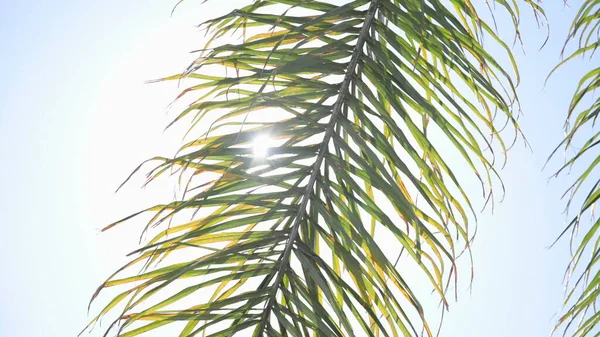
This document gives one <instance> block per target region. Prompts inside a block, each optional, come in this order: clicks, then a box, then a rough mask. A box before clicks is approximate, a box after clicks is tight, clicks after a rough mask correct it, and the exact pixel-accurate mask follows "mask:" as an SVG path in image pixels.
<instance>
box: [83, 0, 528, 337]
mask: <svg viewBox="0 0 600 337" xmlns="http://www.w3.org/2000/svg"><path fill="white" fill-rule="evenodd" d="M497 3H499V4H501V5H503V6H504V7H505V8H506V9H508V10H509V13H510V15H511V16H512V17H513V20H514V22H515V24H516V23H517V21H518V17H517V15H518V11H517V9H516V7H514V6H513V5H509V4H508V3H506V2H504V1H497ZM533 6H534V8H536V10H537V7H535V5H533ZM204 27H205V28H206V29H207V30H208V33H209V36H210V43H209V45H207V47H206V48H205V49H204V50H202V51H201V52H202V55H201V56H200V57H199V58H198V60H197V61H196V62H195V63H194V64H192V65H191V66H190V68H189V69H188V71H187V72H186V73H184V74H180V75H176V76H172V77H169V78H166V79H165V80H167V79H172V80H178V79H180V78H186V81H197V83H196V84H194V85H192V86H190V87H188V88H187V89H186V90H184V91H183V93H182V94H181V95H180V97H181V96H184V95H192V94H195V95H197V96H196V97H197V98H195V101H194V102H193V103H192V104H190V105H189V107H188V108H187V109H185V110H184V111H183V112H182V113H181V114H180V115H179V116H178V117H177V118H176V119H175V121H174V123H175V122H176V121H180V120H185V119H187V120H188V121H189V122H190V123H191V128H190V129H189V131H188V136H189V137H193V138H191V140H190V141H189V142H188V143H187V144H185V145H184V146H183V147H182V148H181V149H180V151H179V152H178V155H177V156H175V157H174V158H154V159H153V160H154V161H157V162H158V166H157V167H156V168H155V169H154V170H152V171H151V172H150V174H149V180H153V179H155V178H156V177H158V176H159V175H161V174H163V173H165V172H177V174H179V175H180V179H181V182H182V185H183V186H184V189H185V193H184V194H183V195H182V196H181V198H180V199H179V200H177V201H174V202H171V203H168V204H165V205H157V206H155V207H152V208H150V209H147V210H145V211H143V212H141V213H144V212H156V215H155V216H154V217H153V219H152V220H151V221H150V223H149V224H148V226H147V228H146V230H148V231H150V230H153V229H154V228H158V229H160V230H161V231H160V232H158V233H157V234H156V235H155V236H154V238H153V239H151V240H150V241H149V242H148V243H147V244H146V245H145V246H144V247H142V248H140V249H138V250H136V251H135V252H134V254H137V257H135V259H134V260H133V261H131V263H129V264H128V265H126V266H124V267H123V268H122V269H120V270H119V271H118V272H117V273H116V274H114V275H113V276H111V277H110V278H109V279H108V280H107V281H106V282H105V283H104V284H103V285H102V286H101V287H100V288H99V289H98V291H97V292H96V294H95V295H94V298H95V297H96V295H98V293H99V292H100V291H101V290H102V289H105V288H108V287H113V286H119V285H123V286H124V287H126V288H125V290H123V291H122V292H121V293H120V294H119V295H117V296H116V297H115V298H114V299H113V300H112V301H111V302H109V304H108V305H106V307H105V308H104V309H103V310H102V311H101V312H100V313H99V315H98V317H97V318H96V319H94V322H95V321H96V320H97V319H99V318H100V317H102V316H103V315H104V314H106V313H107V312H109V311H111V310H117V309H115V308H117V307H118V308H119V309H120V310H122V314H120V317H119V318H118V319H117V320H116V321H115V324H113V326H112V328H111V329H112V331H118V334H120V335H121V336H128V337H131V336H136V335H140V334H142V333H145V332H147V331H150V330H153V329H156V328H159V327H161V326H165V325H168V324H172V323H175V322H178V323H179V324H180V325H178V328H179V330H178V331H179V333H180V336H200V335H207V336H215V337H216V336H233V335H236V336H238V335H239V336H250V335H253V336H270V337H276V336H290V337H292V336H293V337H301V336H306V337H308V336H315V335H316V336H416V335H418V334H419V333H420V331H421V329H424V331H425V333H426V334H427V335H431V331H430V328H429V326H428V325H427V323H426V320H425V314H424V309H423V308H422V306H421V304H420V302H419V299H418V298H417V295H416V294H417V291H415V287H417V286H418V285H417V284H416V283H415V281H414V280H415V279H416V277H415V276H414V275H415V274H416V273H420V274H421V275H423V277H424V278H420V279H421V280H426V281H427V282H428V285H427V286H426V287H425V290H426V291H429V290H430V289H433V290H434V291H435V292H436V293H437V294H438V295H439V297H440V298H441V299H442V302H443V303H446V298H445V290H446V287H447V285H448V283H449V281H450V278H451V277H452V275H456V271H455V270H454V268H455V265H454V261H455V259H456V257H457V256H458V255H459V254H460V253H461V252H462V251H463V250H464V249H466V248H468V243H469V240H470V239H471V237H470V234H469V233H470V232H469V227H468V218H469V217H470V215H471V212H472V206H471V203H470V201H469V199H468V197H467V195H466V192H465V189H464V188H463V187H462V186H463V185H462V183H461V182H459V181H458V179H457V176H456V175H455V173H454V171H455V170H457V169H465V168H466V169H470V170H471V171H472V172H473V178H474V177H477V179H479V180H480V181H481V185H482V186H483V187H484V195H485V194H486V191H487V193H490V194H491V190H489V189H488V187H490V188H491V183H492V180H493V178H494V176H496V171H495V169H494V166H493V152H492V151H491V149H492V148H493V147H494V145H492V144H491V142H492V140H495V141H496V142H497V143H496V144H498V146H497V148H498V149H501V150H502V151H503V150H505V145H504V142H503V141H502V139H501V137H500V134H499V129H497V128H496V126H495V123H494V121H493V119H494V117H493V116H495V114H496V113H497V112H500V113H501V114H502V115H503V116H504V118H505V120H508V124H509V125H511V126H512V127H513V128H514V130H515V132H516V131H517V130H518V129H517V127H516V122H515V118H514V117H513V115H512V112H511V108H512V103H513V102H514V97H515V96H514V86H515V83H514V82H513V79H512V78H511V77H510V76H509V75H508V73H507V72H505V70H504V69H503V68H502V67H500V66H499V65H498V63H497V62H496V61H495V59H494V58H493V57H492V56H491V55H490V54H489V53H488V52H487V51H486V49H484V48H483V47H482V45H481V43H480V39H481V36H482V35H486V36H487V37H491V38H492V41H496V42H497V43H498V46H500V47H501V48H504V50H505V51H506V53H507V55H508V56H509V57H510V58H511V60H512V56H511V53H510V50H509V49H508V47H507V46H506V45H505V44H504V43H503V42H502V41H501V40H500V39H499V38H498V37H497V36H496V35H495V34H494V32H493V31H492V30H491V29H490V28H489V26H488V25H487V24H486V23H485V22H484V21H483V20H481V19H480V18H479V17H478V15H477V13H476V11H475V9H474V8H473V4H471V3H470V2H469V1H463V0H461V1H458V0H456V1H452V2H451V3H450V4H445V2H443V1H438V0H428V1H391V0H372V1H368V0H358V1H348V2H346V3H341V2H340V1H335V2H333V1H332V2H331V3H326V2H319V1H297V0H259V1H255V2H253V3H252V4H249V5H247V6H246V7H243V8H240V9H236V10H234V11H232V12H231V13H229V14H227V15H224V16H222V17H219V18H215V19H212V20H210V21H208V22H206V23H204ZM232 34H233V36H234V37H236V36H238V35H240V36H241V37H242V38H241V39H235V38H231V37H230V35H232ZM236 34H237V35H236ZM514 70H515V71H516V69H514ZM501 122H502V121H501ZM503 124H504V123H500V126H502V125H503ZM515 134H516V133H515ZM257 139H259V140H260V139H262V141H263V142H268V146H269V148H268V149H267V153H266V156H264V157H263V156H259V155H257V153H255V152H254V150H253V148H252V144H253V143H254V142H255V141H256V140H257ZM262 145H263V146H264V144H262ZM486 151H487V152H486ZM463 177H464V175H463ZM466 181H467V182H468V180H466ZM475 181H477V180H475ZM137 214H140V213H137ZM137 214H135V215H137ZM190 216H191V220H190V221H184V220H183V219H184V218H186V217H187V219H190ZM129 218H131V217H128V218H127V219H129ZM124 220H126V219H124ZM120 222H121V221H119V222H118V223H120ZM118 223H115V224H113V225H110V226H108V227H107V229H108V228H110V227H112V226H114V225H116V224H118ZM401 252H405V257H404V260H402V263H403V264H402V271H400V270H399V268H397V267H398V266H397V261H396V259H397V258H398V255H399V254H400V253H401ZM140 268H142V272H141V273H138V272H139V270H140ZM420 287H421V288H422V287H423V286H422V285H421V286H420ZM421 292H422V291H421ZM175 325H177V324H175ZM109 330H110V329H109Z"/></svg>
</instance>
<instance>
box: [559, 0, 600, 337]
mask: <svg viewBox="0 0 600 337" xmlns="http://www.w3.org/2000/svg"><path fill="white" fill-rule="evenodd" d="M599 26H600V2H598V1H584V2H583V4H582V5H581V8H580V9H579V11H578V13H577V15H576V17H575V19H574V21H573V24H572V25H571V29H570V31H569V35H568V39H567V42H566V43H565V47H567V44H568V43H569V42H570V41H573V40H575V39H577V40H578V47H577V49H576V50H575V51H574V52H573V53H572V54H570V55H569V56H568V57H566V58H564V60H563V61H562V62H561V63H560V64H558V65H557V66H556V67H555V68H554V69H553V70H552V72H554V71H556V70H557V69H558V68H560V67H561V66H563V65H564V64H565V63H567V62H569V61H571V60H573V59H575V58H577V57H582V56H585V55H586V54H588V55H590V57H591V56H592V55H593V53H594V52H595V50H596V48H597V47H598V46H599V45H600V39H599V37H598V27H599ZM563 52H564V48H563ZM551 74H552V73H551ZM598 87H600V68H595V69H593V70H591V71H589V72H588V73H587V74H585V75H584V76H583V77H582V78H581V80H580V81H579V85H578V86H577V89H576V90H575V94H574V95H573V98H572V100H571V103H570V105H569V109H568V114H567V120H566V123H565V138H564V139H563V140H562V142H561V143H560V144H559V146H558V147H557V148H556V149H555V150H554V152H553V153H552V156H553V155H555V154H556V152H557V151H558V150H559V149H561V148H564V149H565V150H566V153H567V158H566V161H565V164H564V165H563V166H562V167H561V168H560V169H559V170H558V171H557V172H556V175H558V174H560V173H561V172H564V171H565V170H569V169H570V168H571V167H573V165H575V164H582V165H587V166H586V167H584V168H583V172H582V173H581V174H580V175H579V176H578V177H577V179H576V180H575V182H574V183H573V184H572V185H571V186H570V188H569V189H568V190H567V192H566V193H565V195H569V202H568V204H567V207H570V206H571V204H572V201H573V199H574V198H575V197H576V196H577V195H580V194H581V195H582V196H583V202H582V204H581V205H580V206H579V209H578V212H577V214H576V215H575V216H574V217H573V218H572V219H571V220H570V221H569V223H568V224H567V226H566V227H565V229H564V230H563V232H562V233H561V234H560V236H559V238H561V237H563V236H565V235H566V234H568V233H571V242H570V243H571V252H572V257H571V261H570V262H569V266H568V268H567V273H566V275H567V296H566V299H565V302H564V305H565V308H566V310H565V312H564V314H562V315H561V317H560V319H559V321H558V324H557V326H556V327H555V330H558V329H561V328H562V330H563V331H564V334H570V335H572V336H582V337H583V336H597V335H598V333H599V332H600V330H599V329H598V328H597V327H596V325H597V324H598V322H600V314H598V312H597V311H596V310H595V306H596V303H597V301H598V299H599V298H598V294H599V292H598V287H599V286H600V269H598V267H597V265H596V262H597V261H598V258H599V254H600V247H599V245H598V243H599V242H600V235H598V228H599V227H600V221H599V220H595V221H593V222H592V223H591V224H590V225H589V226H587V225H584V226H585V227H584V228H585V232H584V234H583V236H582V237H581V239H580V240H576V235H575V234H576V232H577V230H578V229H579V227H581V222H582V220H583V219H584V216H585V215H586V214H590V215H592V216H593V211H594V206H595V204H596V201H597V200H598V196H599V195H600V180H598V179H594V178H593V174H594V172H596V170H595V168H596V166H597V164H598V162H599V161H600V156H599V155H598V154H597V150H598V148H597V147H596V146H597V145H598V137H599V135H600V134H599V133H598V132H597V131H595V130H594V129H595V122H596V118H597V116H598V114H599V113H600V99H598V98H596V99H594V97H592V95H593V93H594V91H595V90H596V89H598ZM589 130H591V134H590V133H589ZM586 134H589V135H591V136H590V137H589V138H588V139H587V140H585V142H584V143H583V146H581V147H579V148H575V147H574V143H575V141H576V138H577V136H580V135H584V136H585V135H586ZM572 150H574V151H572ZM590 156H591V162H589V161H587V160H588V159H586V157H587V158H590ZM582 188H583V189H589V190H588V192H587V194H586V193H584V191H581V189H582ZM586 253H587V254H589V256H590V257H589V259H588V258H586V257H584V254H586Z"/></svg>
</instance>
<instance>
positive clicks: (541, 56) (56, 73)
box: [0, 0, 590, 337]
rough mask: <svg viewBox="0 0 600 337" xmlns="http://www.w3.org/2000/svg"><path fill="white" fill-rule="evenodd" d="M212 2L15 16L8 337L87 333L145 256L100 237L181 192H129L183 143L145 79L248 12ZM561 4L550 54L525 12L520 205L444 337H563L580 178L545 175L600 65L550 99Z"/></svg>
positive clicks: (495, 220) (3, 132)
mask: <svg viewBox="0 0 600 337" xmlns="http://www.w3.org/2000/svg"><path fill="white" fill-rule="evenodd" d="M200 2H201V1H197V0H196V1H188V2H185V3H184V4H183V5H182V6H181V8H180V9H178V10H177V11H175V13H174V15H173V16H172V17H171V16H170V13H171V9H172V6H173V4H174V2H172V1H141V0H131V1H114V0H107V1H96V2H94V1H74V0H72V1H69V0H57V1H53V2H41V1H37V2H33V1H31V0H24V1H12V2H3V3H2V4H0V45H1V46H2V47H1V48H0V74H1V75H2V81H0V162H1V163H2V164H3V165H1V166H0V214H2V220H3V221H2V223H3V226H2V229H1V232H2V238H3V239H2V243H1V244H0V256H1V258H0V337H4V336H22V337H38V336H40V337H41V336H48V337H54V336H56V337H58V336H74V335H76V334H77V333H78V332H79V331H80V330H81V329H82V328H83V327H84V326H85V324H86V323H87V321H88V320H89V319H90V318H91V316H89V315H88V313H87V302H88V300H89V298H90V296H91V295H92V293H93V292H94V290H95V289H96V287H97V286H98V285H99V284H100V283H101V282H102V281H103V280H104V279H105V278H106V277H107V276H108V275H109V274H110V273H111V272H112V271H114V270H115V269H116V268H118V267H119V266H121V265H122V264H123V263H124V262H125V261H126V258H125V254H126V253H128V252H129V251H131V250H132V249H133V248H135V246H136V245H137V243H138V241H137V240H138V236H137V233H138V228H131V227H127V226H124V227H123V228H122V229H120V230H116V231H109V232H108V233H102V234H99V229H100V228H102V227H103V226H104V225H106V224H108V223H110V222H112V221H114V220H115V219H118V218H120V217H122V216H124V215H127V214H129V213H131V212H132V211H135V210H137V209H139V208H142V207H144V206H148V205H150V204H152V202H153V201H156V200H158V199H157V198H158V197H159V196H160V195H163V194H164V193H165V191H168V186H157V187H155V188H148V189H146V190H141V189H139V186H140V185H141V183H142V178H141V177H138V178H136V179H137V180H136V179H134V181H133V183H132V184H129V185H128V186H126V188H125V189H124V190H122V191H120V192H119V193H117V194H115V193H114V190H115V189H116V187H117V186H118V185H119V184H120V183H121V182H122V181H123V179H124V178H125V177H126V176H127V175H128V174H129V172H130V170H131V169H133V168H134V167H135V166H136V165H137V164H139V163H140V162H141V161H142V160H144V159H147V158H149V157H151V156H154V155H159V154H170V153H172V152H173V149H174V148H175V146H176V145H177V144H179V141H180V139H178V138H177V135H173V134H170V133H168V132H167V133H164V132H163V128H164V126H165V125H166V124H167V122H168V121H169V118H170V116H172V114H171V115H167V114H166V111H167V110H166V107H167V105H168V104H169V103H170V101H171V100H172V99H173V98H174V97H175V95H176V94H177V92H178V89H177V86H176V83H168V84H144V81H146V80H151V79H155V78H159V77H163V76H165V75H171V74H174V73H177V72H179V71H181V70H182V69H183V68H185V66H187V64H188V63H189V62H190V61H192V60H193V56H192V55H190V54H189V53H188V52H189V51H190V50H193V49H195V48H198V47H199V46H200V42H201V41H202V34H199V33H197V32H196V30H195V28H194V24H197V23H200V22H201V21H203V20H204V19H206V18H209V17H210V16H214V15H216V14H217V13H221V12H223V11H225V10H227V9H229V8H231V6H233V5H235V1H233V0H221V1H220V2H217V1H209V2H208V3H206V4H204V5H202V6H200ZM217 3H219V5H217ZM573 5H574V6H575V5H576V4H574V2H573ZM545 8H546V11H547V14H548V18H549V21H550V23H551V28H550V39H549V41H548V43H547V45H546V46H545V47H544V49H542V50H541V51H538V48H539V47H540V45H541V42H542V41H543V40H544V38H545V34H546V31H545V28H541V29H540V28H538V27H537V25H536V24H535V21H534V20H533V17H532V15H531V13H530V12H529V11H528V10H527V9H525V8H524V10H523V19H522V20H523V25H522V28H521V32H522V35H523V40H524V44H525V47H524V48H525V54H524V53H523V52H522V51H521V50H520V48H515V55H516V56H517V61H518V62H519V65H520V69H521V78H522V83H521V85H520V87H519V89H518V92H519V94H520V97H521V103H522V110H523V113H524V115H523V117H522V118H521V119H520V124H521V127H522V129H523V131H524V132H525V134H526V136H527V139H528V141H529V143H530V144H531V149H529V148H525V147H524V146H522V143H519V144H517V146H515V147H514V148H513V149H512V150H511V152H510V153H509V161H508V164H507V166H506V167H505V168H504V169H503V170H502V171H501V175H502V177H503V179H504V182H505V184H506V186H507V191H506V196H505V199H504V201H503V202H502V203H500V204H497V205H495V208H494V213H493V214H491V212H490V210H489V209H488V210H486V211H484V212H483V213H482V214H481V215H480V216H479V227H478V234H477V235H478V236H477V238H476V241H475V244H474V247H473V254H474V263H475V279H474V283H473V286H472V288H471V289H468V282H463V283H462V284H459V290H460V294H459V301H458V302H457V303H451V306H450V312H449V313H448V314H446V317H445V321H444V326H443V328H442V334H441V336H456V335H458V334H460V335H461V336H463V337H475V336H477V337H479V336H482V335H485V336H488V337H505V336H529V337H538V336H547V335H548V333H549V332H550V330H551V328H552V326H553V324H554V321H555V319H556V316H554V315H555V314H556V313H557V312H558V311H559V309H560V304H561V301H562V298H563V288H562V277H563V272H564V268H565V266H566V264H567V260H568V255H567V254H568V251H567V246H566V244H565V242H560V243H559V244H558V245H557V246H555V247H554V248H552V249H548V247H549V245H550V244H551V243H552V242H553V241H554V239H555V238H556V236H557V235H558V233H559V232H560V230H561V228H562V227H563V226H564V223H565V219H566V218H565V215H564V214H563V210H564V206H565V201H564V200H560V197H561V195H562V193H563V192H564V190H565V188H566V187H567V185H568V181H569V179H572V177H569V176H562V178H561V179H558V180H550V181H549V180H548V178H549V177H550V175H551V174H552V169H553V168H557V163H556V162H554V163H553V164H551V165H550V167H549V168H547V169H546V170H544V171H542V167H543V165H544V163H545V160H546V158H547V156H548V154H549V153H550V151H551V150H552V149H553V147H554V146H555V145H556V144H557V143H558V142H559V140H560V138H561V136H562V130H561V128H562V124H563V120H564V116H565V111H566V108H567V106H568V103H569V100H570V95H571V94H572V91H573V89H574V88H575V84H576V83H577V81H578V78H580V76H581V75H582V74H583V73H584V71H585V69H588V67H590V64H589V63H585V62H579V61H578V62H574V63H573V64H571V65H569V66H568V67H567V68H565V69H563V70H562V71H560V72H558V73H557V74H556V75H555V76H553V77H552V78H551V79H550V81H549V82H548V84H547V85H546V86H545V87H544V80H545V78H546V75H547V74H548V72H549V70H550V69H551V68H552V67H553V66H554V65H555V64H556V62H558V61H559V52H560V48H561V47H562V43H563V41H564V38H565V36H566V32H567V29H568V26H569V24H570V22H571V20H572V17H573V16H574V14H575V10H576V8H565V7H564V6H563V2H562V1H546V3H545ZM502 25H503V23H502V22H500V27H502ZM553 165H554V166H553ZM102 332H103V331H102V329H96V330H94V332H93V333H92V334H91V335H92V336H97V335H101V333H102Z"/></svg>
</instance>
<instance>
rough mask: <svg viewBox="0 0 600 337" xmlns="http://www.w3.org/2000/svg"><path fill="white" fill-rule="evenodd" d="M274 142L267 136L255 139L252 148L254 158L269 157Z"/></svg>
mask: <svg viewBox="0 0 600 337" xmlns="http://www.w3.org/2000/svg"><path fill="white" fill-rule="evenodd" d="M272 142H273V140H272V139H271V138H270V137H269V136H267V135H260V136H258V137H256V139H254V144H253V146H252V148H253V152H254V157H256V158H265V157H267V156H268V155H269V148H270V147H271V144H272Z"/></svg>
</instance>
